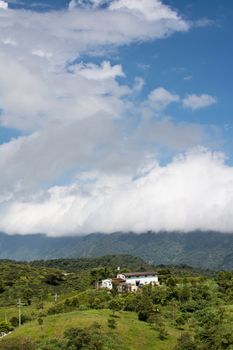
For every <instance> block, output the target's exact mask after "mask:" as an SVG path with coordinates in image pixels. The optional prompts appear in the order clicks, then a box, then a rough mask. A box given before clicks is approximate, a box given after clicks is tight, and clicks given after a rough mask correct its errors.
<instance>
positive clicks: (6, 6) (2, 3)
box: [0, 0, 8, 10]
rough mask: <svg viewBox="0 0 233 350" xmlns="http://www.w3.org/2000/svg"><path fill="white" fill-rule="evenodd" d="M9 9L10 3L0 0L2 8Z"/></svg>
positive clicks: (0, 7)
mask: <svg viewBox="0 0 233 350" xmlns="http://www.w3.org/2000/svg"><path fill="white" fill-rule="evenodd" d="M1 9H2V10H7V9H8V3H7V2H6V1H3V0H0V10H1Z"/></svg>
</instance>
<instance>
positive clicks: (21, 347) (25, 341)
mask: <svg viewBox="0 0 233 350" xmlns="http://www.w3.org/2000/svg"><path fill="white" fill-rule="evenodd" d="M0 350H36V345H35V343H34V342H33V341H32V340H31V339H29V338H17V340H15V339H3V340H2V341H1V342H0Z"/></svg>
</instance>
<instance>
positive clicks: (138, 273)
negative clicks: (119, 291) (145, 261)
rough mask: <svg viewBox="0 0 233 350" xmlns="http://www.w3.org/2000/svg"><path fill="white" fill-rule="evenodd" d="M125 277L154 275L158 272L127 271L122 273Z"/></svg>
mask: <svg viewBox="0 0 233 350" xmlns="http://www.w3.org/2000/svg"><path fill="white" fill-rule="evenodd" d="M122 275H124V276H125V277H134V276H135V277H136V276H154V275H158V272H156V271H144V272H128V273H122Z"/></svg>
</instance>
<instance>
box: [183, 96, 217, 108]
mask: <svg viewBox="0 0 233 350" xmlns="http://www.w3.org/2000/svg"><path fill="white" fill-rule="evenodd" d="M215 103H217V98H216V97H214V96H211V95H207V94H202V95H195V94H192V95H188V96H187V97H185V98H184V99H183V106H184V107H186V108H191V109H192V110H193V111H195V110H197V109H201V108H205V107H209V106H211V105H213V104H215Z"/></svg>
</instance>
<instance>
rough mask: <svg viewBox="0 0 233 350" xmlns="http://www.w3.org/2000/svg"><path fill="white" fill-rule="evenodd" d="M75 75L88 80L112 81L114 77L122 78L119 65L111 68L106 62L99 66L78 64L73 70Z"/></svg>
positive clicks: (122, 74)
mask: <svg viewBox="0 0 233 350" xmlns="http://www.w3.org/2000/svg"><path fill="white" fill-rule="evenodd" d="M74 71H75V73H77V74H78V75H81V76H82V77H84V78H86V79H88V80H99V81H101V80H106V79H114V78H116V77H124V76H125V75H124V73H123V71H122V67H121V65H118V64H117V65H115V66H111V63H110V62H108V61H104V62H102V64H101V65H100V66H97V65H96V64H93V63H89V64H84V63H79V64H77V65H76V66H75V68H74Z"/></svg>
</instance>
